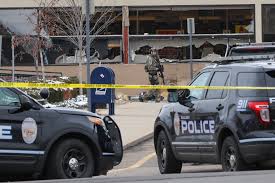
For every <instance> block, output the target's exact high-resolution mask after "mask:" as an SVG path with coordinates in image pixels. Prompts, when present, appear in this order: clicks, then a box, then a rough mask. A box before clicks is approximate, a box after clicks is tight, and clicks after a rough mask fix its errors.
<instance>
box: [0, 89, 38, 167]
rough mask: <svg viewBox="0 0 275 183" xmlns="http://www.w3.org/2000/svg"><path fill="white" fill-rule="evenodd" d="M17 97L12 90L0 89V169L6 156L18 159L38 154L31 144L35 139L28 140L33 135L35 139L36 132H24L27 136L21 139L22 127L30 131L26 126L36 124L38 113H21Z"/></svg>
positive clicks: (31, 111) (17, 94) (32, 111)
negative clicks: (22, 156)
mask: <svg viewBox="0 0 275 183" xmlns="http://www.w3.org/2000/svg"><path fill="white" fill-rule="evenodd" d="M19 95H20V94H19V93H17V92H16V91H15V90H13V89H8V88H0V167H2V166H3V163H2V161H1V160H4V161H5V159H7V157H8V156H12V157H18V156H19V155H27V154H28V155H30V153H34V154H35V153H38V151H35V149H36V146H35V143H33V140H35V139H33V138H29V137H33V136H34V135H35V137H36V135H37V131H36V132H34V131H26V132H27V136H26V137H25V138H24V139H23V133H22V132H23V130H22V128H23V125H27V126H25V127H26V128H25V129H26V130H28V129H30V128H29V127H30V126H28V125H31V126H32V125H33V124H34V123H33V122H35V121H36V122H38V121H39V112H37V111H35V110H29V111H21V110H20V106H21V104H20V99H19ZM23 121H24V123H23ZM36 122H35V125H36ZM31 129H34V128H31ZM36 129H37V126H36ZM17 155H18V156H17ZM14 163H16V161H14ZM0 170H1V169H0Z"/></svg>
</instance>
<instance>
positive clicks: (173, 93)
mask: <svg viewBox="0 0 275 183" xmlns="http://www.w3.org/2000/svg"><path fill="white" fill-rule="evenodd" d="M167 91H168V97H167V101H168V102H169V103H175V102H177V101H178V94H177V90H176V89H168V90H167Z"/></svg>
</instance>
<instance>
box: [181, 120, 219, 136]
mask: <svg viewBox="0 0 275 183" xmlns="http://www.w3.org/2000/svg"><path fill="white" fill-rule="evenodd" d="M181 128H182V134H213V133H214V132H215V121H214V120H194V121H192V120H190V121H187V120H181Z"/></svg>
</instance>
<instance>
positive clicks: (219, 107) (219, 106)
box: [216, 104, 224, 111]
mask: <svg viewBox="0 0 275 183" xmlns="http://www.w3.org/2000/svg"><path fill="white" fill-rule="evenodd" d="M223 108H224V106H223V105H222V104H219V105H218V107H216V109H217V110H218V111H220V110H223Z"/></svg>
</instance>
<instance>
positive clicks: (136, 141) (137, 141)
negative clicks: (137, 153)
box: [123, 132, 154, 150]
mask: <svg viewBox="0 0 275 183" xmlns="http://www.w3.org/2000/svg"><path fill="white" fill-rule="evenodd" d="M153 136H154V132H152V133H149V134H148V135H145V136H143V137H140V138H138V139H137V140H134V141H133V142H130V143H128V144H126V145H124V146H123V150H129V149H131V148H133V147H135V146H137V145H139V144H141V143H143V142H145V141H147V140H149V139H151V138H152V137H153Z"/></svg>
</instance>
